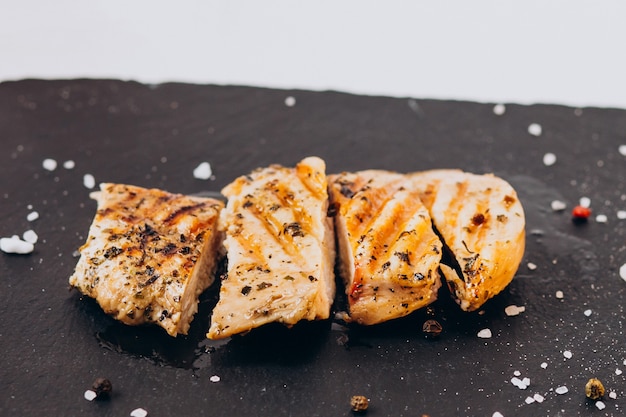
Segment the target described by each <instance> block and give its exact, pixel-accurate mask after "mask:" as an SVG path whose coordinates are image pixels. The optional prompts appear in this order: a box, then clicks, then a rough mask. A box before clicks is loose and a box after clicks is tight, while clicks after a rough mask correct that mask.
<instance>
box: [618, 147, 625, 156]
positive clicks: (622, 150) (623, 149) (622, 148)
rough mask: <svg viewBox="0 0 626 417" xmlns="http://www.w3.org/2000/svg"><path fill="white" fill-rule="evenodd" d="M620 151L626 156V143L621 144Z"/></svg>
mask: <svg viewBox="0 0 626 417" xmlns="http://www.w3.org/2000/svg"><path fill="white" fill-rule="evenodd" d="M618 150H619V153H620V154H622V155H624V156H626V145H619V148H618Z"/></svg>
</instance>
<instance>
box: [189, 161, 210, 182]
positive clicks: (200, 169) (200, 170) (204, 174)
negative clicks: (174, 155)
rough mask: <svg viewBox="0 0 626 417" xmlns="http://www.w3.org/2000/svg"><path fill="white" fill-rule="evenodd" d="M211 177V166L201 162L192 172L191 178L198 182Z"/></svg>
mask: <svg viewBox="0 0 626 417" xmlns="http://www.w3.org/2000/svg"><path fill="white" fill-rule="evenodd" d="M211 175H213V170H212V169H211V164H209V163H208V162H202V163H200V165H198V166H197V167H196V168H195V169H194V170H193V177H194V178H197V179H199V180H208V179H209V178H211Z"/></svg>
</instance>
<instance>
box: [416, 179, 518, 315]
mask: <svg viewBox="0 0 626 417" xmlns="http://www.w3.org/2000/svg"><path fill="white" fill-rule="evenodd" d="M410 176H411V178H412V180H413V183H414V187H415V189H417V190H418V191H419V195H420V198H421V200H422V202H423V203H424V204H425V205H426V207H428V210H429V212H430V215H431V217H432V219H433V223H434V225H435V228H436V229H437V231H438V232H439V233H440V235H441V237H442V238H443V240H444V242H445V244H446V245H447V247H448V248H449V249H450V251H451V252H452V257H453V260H452V262H451V265H444V264H442V265H441V270H442V272H443V275H444V276H445V279H446V281H447V283H448V286H449V287H450V290H451V293H452V294H453V296H454V297H455V298H456V300H457V302H458V304H459V305H460V306H461V308H462V309H463V310H465V311H473V310H476V309H478V308H479V307H480V306H482V305H483V304H484V303H485V302H486V301H487V300H488V299H490V298H491V297H493V296H494V295H496V294H498V293H499V292H500V291H502V290H503V289H504V288H505V287H506V286H507V285H508V284H509V283H510V282H511V280H512V279H513V276H514V275H515V272H516V271H517V268H518V266H519V264H520V262H521V260H522V256H523V255H524V248H525V232H524V226H525V220H524V210H523V208H522V205H521V203H520V201H519V199H518V197H517V194H516V193H515V190H514V189H513V188H512V187H511V185H509V184H508V183H507V182H506V181H504V180H503V179H501V178H498V177H496V176H493V175H491V174H487V175H475V174H470V173H466V172H462V171H458V170H433V171H425V172H418V173H414V174H411V175H410Z"/></svg>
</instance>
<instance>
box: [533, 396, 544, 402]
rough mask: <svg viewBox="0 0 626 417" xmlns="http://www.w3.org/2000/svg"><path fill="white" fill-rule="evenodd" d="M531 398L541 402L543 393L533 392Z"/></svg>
mask: <svg viewBox="0 0 626 417" xmlns="http://www.w3.org/2000/svg"><path fill="white" fill-rule="evenodd" d="M533 399H534V400H535V401H537V402H538V403H542V402H543V400H545V398H544V397H543V395H541V394H535V395H533Z"/></svg>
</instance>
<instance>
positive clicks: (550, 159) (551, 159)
mask: <svg viewBox="0 0 626 417" xmlns="http://www.w3.org/2000/svg"><path fill="white" fill-rule="evenodd" d="M555 163H556V155H555V154H553V153H552V152H548V153H547V154H545V155H544V156H543V164H544V165H545V166H547V167H549V166H552V165H554V164H555Z"/></svg>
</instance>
